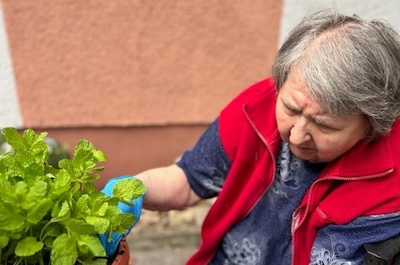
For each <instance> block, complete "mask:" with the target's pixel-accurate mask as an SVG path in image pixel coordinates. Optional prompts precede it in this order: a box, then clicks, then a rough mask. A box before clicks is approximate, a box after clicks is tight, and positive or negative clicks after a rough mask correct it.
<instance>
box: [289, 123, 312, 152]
mask: <svg viewBox="0 0 400 265" xmlns="http://www.w3.org/2000/svg"><path fill="white" fill-rule="evenodd" d="M307 125H308V122H307V119H306V118H304V117H300V118H299V119H298V120H297V121H296V122H295V123H294V124H293V127H292V129H291V130H290V136H289V141H290V143H292V144H294V145H301V144H303V143H305V142H307V141H309V140H310V139H311V136H310V134H309V132H308V126H307Z"/></svg>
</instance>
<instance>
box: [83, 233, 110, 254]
mask: <svg viewBox="0 0 400 265" xmlns="http://www.w3.org/2000/svg"><path fill="white" fill-rule="evenodd" d="M78 248H80V249H82V250H83V252H89V253H91V254H92V256H94V257H103V256H105V255H106V251H105V250H104V248H103V245H102V244H101V242H100V239H99V238H98V237H97V236H91V235H81V236H79V237H78Z"/></svg>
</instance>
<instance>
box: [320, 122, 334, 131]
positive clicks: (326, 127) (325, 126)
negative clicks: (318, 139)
mask: <svg viewBox="0 0 400 265" xmlns="http://www.w3.org/2000/svg"><path fill="white" fill-rule="evenodd" d="M316 124H317V126H318V127H319V128H320V129H321V130H322V131H328V132H334V131H338V130H339V129H338V128H335V127H332V126H331V125H328V124H324V123H316Z"/></svg>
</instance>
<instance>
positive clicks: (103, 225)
mask: <svg viewBox="0 0 400 265" xmlns="http://www.w3.org/2000/svg"><path fill="white" fill-rule="evenodd" d="M86 222H88V223H89V224H91V225H93V226H94V227H95V230H96V233H97V234H104V233H105V232H107V228H108V227H109V225H110V220H108V219H107V218H103V217H98V216H87V217H86Z"/></svg>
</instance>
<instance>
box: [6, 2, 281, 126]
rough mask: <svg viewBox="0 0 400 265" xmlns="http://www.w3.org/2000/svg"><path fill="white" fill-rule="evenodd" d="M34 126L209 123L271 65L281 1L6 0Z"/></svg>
mask: <svg viewBox="0 0 400 265" xmlns="http://www.w3.org/2000/svg"><path fill="white" fill-rule="evenodd" d="M2 5H3V12H4V17H5V23H6V28H7V35H8V39H9V43H10V45H9V46H10V50H11V56H12V61H13V66H14V72H15V77H16V82H17V89H18V95H19V101H20V106H21V111H22V116H23V121H24V125H25V126H26V127H38V128H59V127H101V126H117V127H118V126H140V125H165V124H204V123H207V122H210V121H211V120H212V119H213V118H214V117H215V116H216V115H217V114H218V111H219V110H220V108H221V107H222V106H223V105H224V104H225V103H226V102H228V101H229V100H230V98H231V97H233V96H234V95H235V94H236V93H237V92H238V91H240V90H241V89H243V88H244V87H245V86H247V85H249V84H251V83H253V82H255V81H258V80H259V79H261V78H263V77H265V76H267V75H268V74H269V73H270V65H271V62H272V60H273V58H274V56H275V53H276V50H277V38H278V31H279V28H278V27H279V18H280V8H281V2H280V1H273V0H244V1H243V0H234V1H203V0H192V1H186V0H176V1H170V0H159V1H140V0H135V1H126V0H115V1H109V0H100V1H99V0H85V1H54V0H35V1H28V0H26V1H15V0H2Z"/></svg>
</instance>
